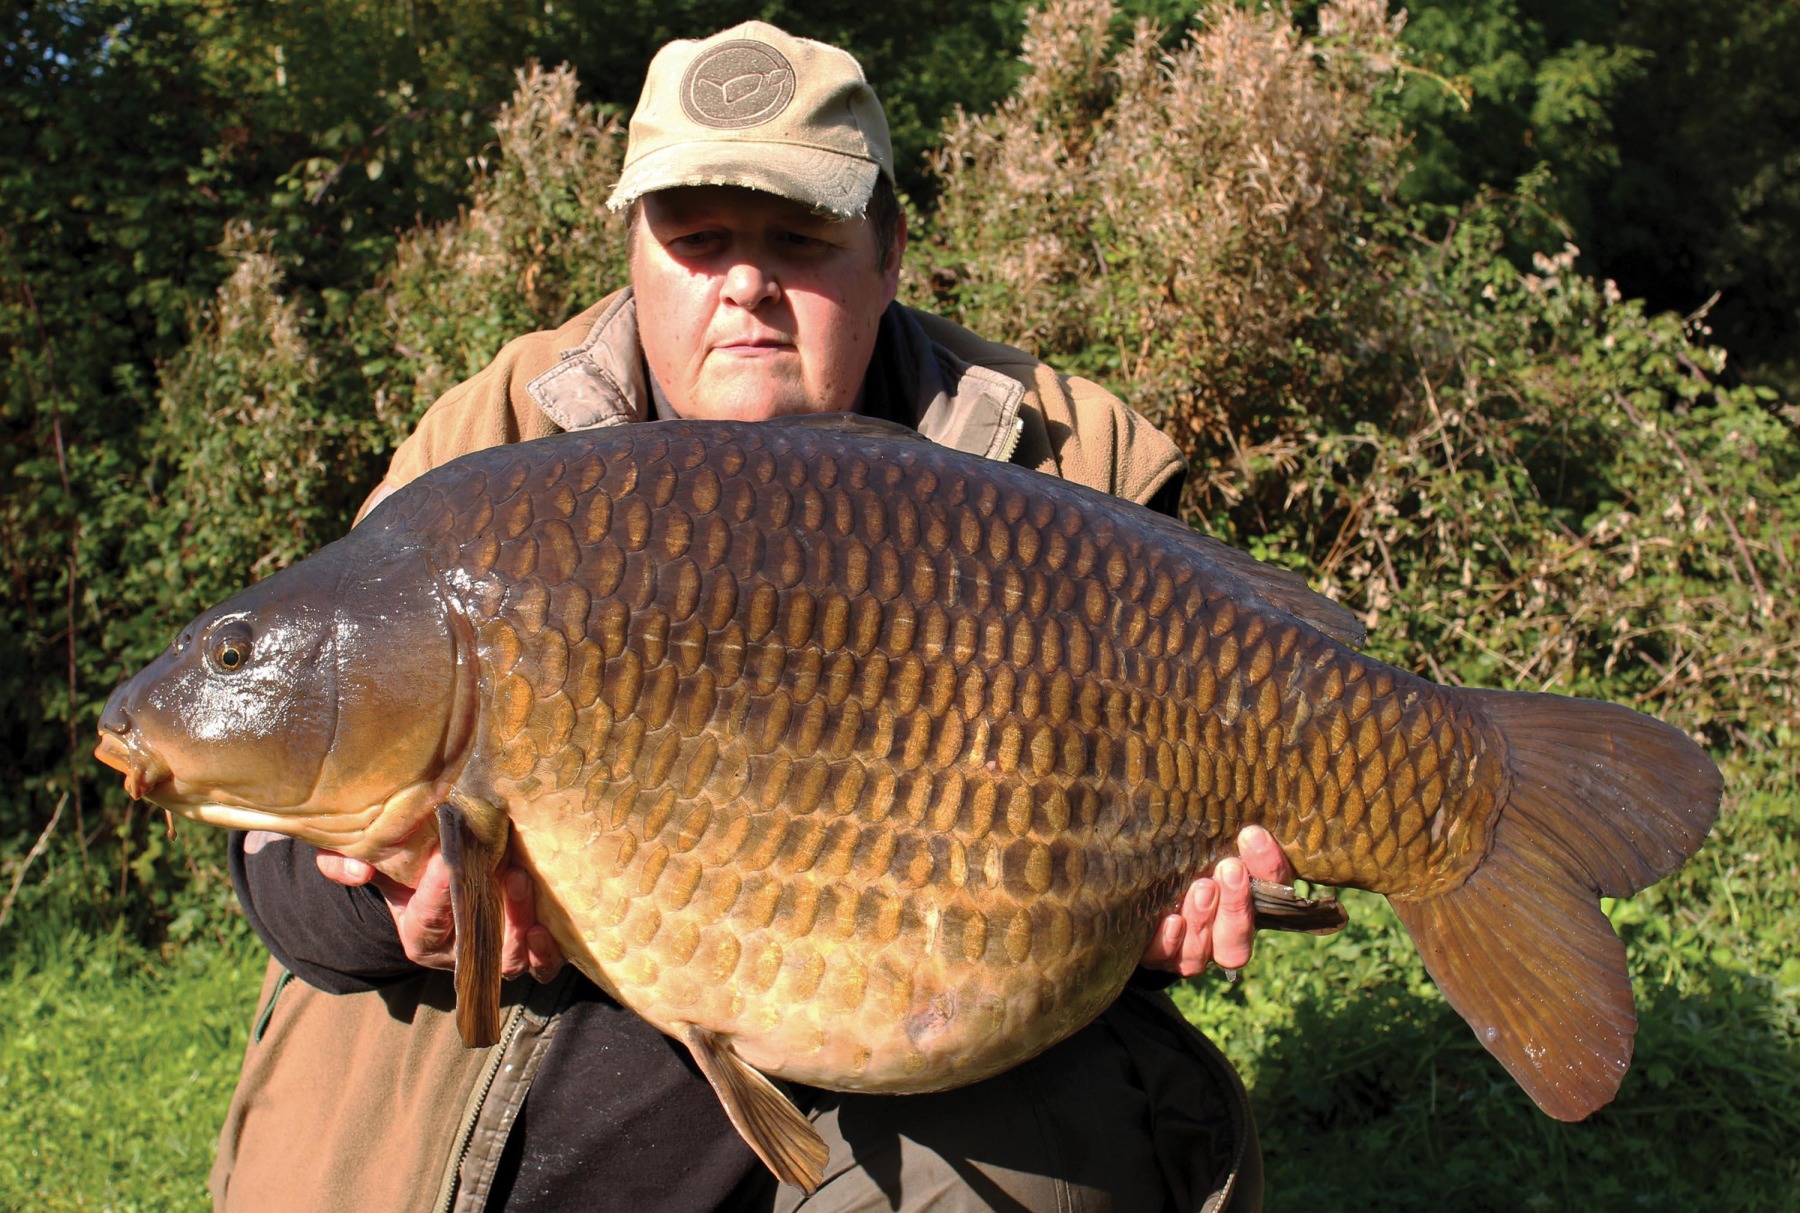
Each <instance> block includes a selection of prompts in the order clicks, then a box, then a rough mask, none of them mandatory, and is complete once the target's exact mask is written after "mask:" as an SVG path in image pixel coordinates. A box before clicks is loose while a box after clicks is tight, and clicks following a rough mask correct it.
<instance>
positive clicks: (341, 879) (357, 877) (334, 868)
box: [313, 851, 375, 889]
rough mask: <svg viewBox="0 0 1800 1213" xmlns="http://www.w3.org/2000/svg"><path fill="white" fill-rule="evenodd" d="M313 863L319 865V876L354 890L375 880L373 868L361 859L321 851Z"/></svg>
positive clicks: (334, 852)
mask: <svg viewBox="0 0 1800 1213" xmlns="http://www.w3.org/2000/svg"><path fill="white" fill-rule="evenodd" d="M313 862H315V863H317V864H318V865H319V875H321V876H323V877H324V878H325V879H326V880H331V881H336V882H337V883H338V884H341V885H345V886H347V887H349V888H352V889H354V888H356V887H357V886H358V885H365V884H368V883H369V882H370V881H371V880H373V879H375V869H374V867H373V866H371V865H369V864H366V863H364V862H363V861H362V860H360V859H352V858H350V857H349V856H348V855H340V854H338V853H337V852H336V851H320V852H319V853H318V855H316V856H315V857H314V860H313Z"/></svg>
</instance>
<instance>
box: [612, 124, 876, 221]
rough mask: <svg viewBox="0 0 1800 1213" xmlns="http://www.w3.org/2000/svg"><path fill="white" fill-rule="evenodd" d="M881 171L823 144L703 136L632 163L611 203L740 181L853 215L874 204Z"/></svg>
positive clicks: (616, 206) (617, 204) (739, 183)
mask: <svg viewBox="0 0 1800 1213" xmlns="http://www.w3.org/2000/svg"><path fill="white" fill-rule="evenodd" d="M880 175H881V166H880V165H878V164H876V163H875V162H874V161H873V160H865V159H863V158H861V157H860V156H847V155H845V154H844V153H842V152H834V151H827V150H825V149H823V148H816V147H800V146H797V145H795V144H791V143H750V142H746V141H744V140H729V141H726V140H718V141H705V140H702V141H694V142H688V143H682V144H679V145H677V146H674V147H666V148H662V149H660V150H658V151H654V152H651V153H650V154H649V155H647V156H644V157H642V158H641V159H639V160H636V161H634V162H633V163H631V164H629V165H627V166H626V167H625V172H624V174H623V175H622V176H621V177H620V178H619V184H618V185H616V186H614V187H613V192H612V196H611V197H610V198H608V199H607V200H606V205H607V206H608V207H609V208H611V209H612V210H615V211H618V210H623V209H624V208H626V207H628V206H630V205H631V204H632V203H633V202H635V201H636V200H637V199H639V198H641V197H643V196H644V195H645V194H650V193H654V192H656V191H657V190H667V189H675V188H677V187H679V186H687V185H736V186H742V187H743V188H745V189H753V190H761V191H763V192H764V193H767V194H775V195H777V196H779V197H782V198H790V199H792V200H793V201H795V202H800V203H804V204H805V205H807V206H813V207H818V208H819V209H820V210H824V211H830V212H831V213H832V214H834V215H842V216H844V217H846V218H850V217H854V216H856V215H860V214H862V213H863V212H864V211H866V210H867V209H868V207H869V196H870V195H871V194H872V193H874V191H875V180H876V178H878V177H879V176H880Z"/></svg>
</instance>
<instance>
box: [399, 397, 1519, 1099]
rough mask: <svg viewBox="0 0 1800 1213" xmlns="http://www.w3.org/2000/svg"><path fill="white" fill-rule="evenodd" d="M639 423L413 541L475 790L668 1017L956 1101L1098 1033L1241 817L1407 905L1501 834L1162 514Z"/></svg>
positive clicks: (1416, 716)
mask: <svg viewBox="0 0 1800 1213" xmlns="http://www.w3.org/2000/svg"><path fill="white" fill-rule="evenodd" d="M658 428H659V427H631V429H632V430H634V431H636V432H637V434H638V435H639V436H638V437H637V439H636V441H633V442H630V443H629V444H627V445H625V446H623V447H610V446H609V447H608V448H607V457H606V458H605V459H602V458H601V457H600V456H599V455H598V454H596V455H592V456H590V457H587V458H583V459H576V460H570V461H567V462H563V461H551V462H548V463H544V462H541V461H539V460H536V459H534V458H532V457H530V453H529V452H521V453H520V454H519V455H518V457H517V458H516V459H514V460H512V461H510V462H501V463H499V464H498V465H496V464H494V463H489V464H488V465H487V466H488V467H489V469H490V471H489V473H488V475H487V477H486V479H485V482H484V483H479V484H476V485H473V486H470V485H468V484H467V483H464V484H463V485H461V486H451V491H452V492H454V495H455V499H454V500H451V499H450V498H448V497H446V496H445V492H444V490H442V489H440V490H439V491H438V492H436V493H434V494H432V495H431V496H429V497H428V498H426V499H425V500H424V501H423V502H422V503H421V505H420V507H419V508H418V510H417V512H416V514H415V518H414V526H415V528H416V529H418V530H420V531H421V532H423V533H424V534H426V535H427V536H428V537H430V538H431V539H432V540H433V541H434V542H435V543H436V544H437V547H436V552H437V560H438V564H439V567H440V568H442V569H445V570H447V579H448V580H449V582H450V583H451V584H452V586H453V587H454V588H455V589H456V590H457V592H458V593H459V594H460V595H461V596H462V597H463V599H464V600H465V602H466V604H467V607H468V610H469V612H470V616H471V619H472V621H473V623H474V625H475V627H476V629H477V638H478V651H479V657H480V664H481V674H482V677H483V678H484V680H486V683H487V685H488V686H489V687H491V694H490V695H489V697H488V698H489V703H490V707H489V710H488V713H487V716H486V718H485V719H484V720H483V721H482V725H481V735H480V739H479V742H478V748H477V750H476V753H475V755H474V756H473V757H472V759H471V770H472V772H474V773H475V774H476V775H477V776H478V777H481V778H485V779H486V780H487V781H488V783H489V784H490V785H491V791H492V794H493V796H494V797H495V798H496V799H497V800H498V801H500V802H503V803H505V804H506V805H507V806H508V809H509V813H510V815H511V817H512V819H513V823H514V826H515V830H516V837H517V839H518V842H519V846H520V848H521V850H522V852H523V854H524V856H525V858H526V859H527V861H528V862H529V864H530V865H531V866H533V867H534V868H535V870H536V871H537V873H538V877H539V880H540V883H541V885H542V886H546V887H552V888H555V889H556V890H557V892H558V893H559V894H560V896H561V901H562V906H561V910H560V912H559V911H558V910H557V909H556V908H555V907H548V906H547V907H541V912H543V913H544V915H545V917H546V920H547V921H551V922H552V925H553V928H555V927H556V926H557V925H558V923H557V920H558V919H559V917H561V915H564V914H566V919H564V920H563V921H562V923H561V924H560V925H561V926H562V930H561V931H559V935H561V936H562V937H564V938H565V940H566V939H567V936H568V932H570V931H573V932H574V933H576V934H577V935H579V936H580V937H583V938H585V939H586V941H587V947H586V948H585V949H584V948H582V947H581V946H580V945H576V946H575V947H573V948H571V949H570V950H571V952H572V954H574V955H576V956H577V957H579V958H580V961H581V962H582V963H583V967H584V968H586V969H588V970H589V971H590V973H592V974H594V975H595V976H597V977H598V978H599V979H600V980H601V981H602V984H603V985H606V986H608V987H609V988H611V989H612V990H614V992H615V993H617V994H619V995H620V996H621V997H622V998H623V999H624V1000H625V1001H626V1002H628V1004H630V1005H632V1006H634V1007H635V1008H636V1009H637V1010H638V1011H639V1012H640V1013H642V1014H644V1015H645V1016H646V1017H647V1018H649V1019H651V1021H652V1022H655V1023H658V1024H659V1026H663V1027H665V1028H666V1027H668V1026H670V1025H671V1024H673V1023H679V1022H683V1021H691V1022H697V1023H700V1024H701V1025H702V1026H706V1027H709V1028H712V1029H713V1030H716V1031H721V1032H726V1033H729V1034H733V1035H735V1036H737V1037H738V1038H739V1045H738V1047H739V1051H740V1053H741V1054H742V1055H743V1056H744V1057H745V1058H746V1060H748V1061H750V1062H751V1064H753V1065H757V1066H759V1067H760V1068H763V1069H765V1070H771V1071H777V1072H781V1073H784V1074H786V1075H788V1076H789V1077H795V1078H800V1079H802V1080H805V1079H806V1078H807V1076H808V1075H809V1074H812V1075H821V1076H829V1077H831V1078H832V1079H833V1082H834V1085H838V1086H856V1085H867V1086H870V1087H878V1088H880V1089H887V1090H905V1089H930V1088H934V1087H941V1086H945V1085H949V1084H950V1083H952V1082H961V1081H968V1080H970V1079H971V1078H972V1077H979V1076H980V1074H979V1073H977V1074H970V1073H968V1072H965V1071H964V1070H963V1069H962V1068H961V1067H967V1066H979V1067H981V1068H982V1071H983V1072H992V1071H995V1070H998V1069H1000V1068H1003V1065H1004V1064H1011V1062H1014V1061H1017V1060H1019V1059H1020V1057H1019V1056H1010V1057H1009V1058H1005V1059H999V1060H995V1061H993V1062H992V1063H991V1064H990V1063H988V1062H983V1061H981V1060H980V1057H981V1055H982V1048H978V1047H977V1046H978V1045H981V1046H984V1047H985V1044H986V1042H989V1041H993V1040H996V1039H1003V1038H1009V1037H1010V1038H1015V1039H1019V1040H1021V1041H1022V1042H1023V1043H1022V1044H1021V1045H1019V1046H1018V1047H1017V1048H1015V1050H1014V1052H1015V1053H1019V1052H1020V1051H1021V1050H1022V1051H1023V1053H1022V1055H1029V1053H1031V1052H1035V1051H1037V1050H1038V1049H1040V1048H1042V1047H1044V1046H1045V1045H1047V1044H1048V1043H1050V1042H1051V1041H1053V1040H1055V1039H1058V1038H1060V1037H1061V1036H1062V1035H1064V1034H1066V1033H1067V1032H1068V1031H1072V1030H1073V1029H1074V1028H1075V1027H1078V1026H1080V1024H1081V1023H1084V1022H1086V1020H1087V1019H1088V1018H1091V1016H1092V1015H1093V1014H1095V1013H1097V1011H1098V1010H1099V1009H1100V1008H1101V1007H1102V1006H1104V1004H1105V1003H1106V1002H1107V1001H1110V999H1111V998H1112V997H1113V996H1114V994H1116V992H1117V989H1118V987H1119V985H1120V984H1122V983H1123V981H1124V979H1125V977H1126V976H1127V975H1128V974H1129V972H1130V970H1131V969H1132V967H1133V966H1134V965H1135V963H1136V959H1137V957H1138V954H1139V953H1140V952H1141V950H1142V947H1143V944H1144V942H1145V940H1146V938H1147V930H1148V925H1149V923H1150V922H1151V920H1152V919H1153V918H1154V917H1155V916H1156V915H1158V914H1160V913H1162V912H1165V911H1167V910H1168V909H1170V908H1172V906H1173V904H1174V902H1175V901H1176V899H1177V898H1178V896H1179V894H1180V891H1181V890H1182V889H1183V888H1184V887H1185V886H1186V884H1187V883H1188V881H1189V880H1190V879H1191V877H1192V876H1193V875H1194V874H1196V873H1198V872H1199V871H1201V870H1202V869H1204V868H1205V867H1206V866H1207V865H1208V864H1209V863H1210V862H1212V860H1213V859H1214V858H1215V857H1217V856H1219V855H1222V854H1225V853H1229V850H1230V847H1231V839H1232V838H1233V837H1234V836H1235V835H1236V832H1237V830H1238V828H1239V827H1240V826H1241V825H1242V824H1244V823H1247V822H1252V821H1256V822H1261V823H1263V824H1264V825H1266V826H1268V827H1269V828H1270V829H1271V830H1272V832H1273V833H1274V834H1275V835H1276V837H1277V838H1278V839H1279V840H1280V841H1281V843H1282V844H1283V846H1284V847H1285V848H1286V849H1287V851H1288V852H1289V854H1290V856H1291V857H1292V858H1293V859H1294V861H1295V864H1296V867H1297V868H1298V869H1299V870H1300V872H1301V875H1302V876H1304V877H1305V878H1307V879H1309V880H1315V881H1320V882H1324V883H1329V884H1333V885H1359V886H1363V887H1368V888H1374V889H1377V890H1382V891H1386V892H1390V893H1394V892H1398V893H1402V894H1404V893H1410V892H1418V891H1422V885H1421V882H1422V881H1423V880H1425V879H1426V877H1425V873H1426V872H1427V870H1428V869H1430V868H1437V869H1438V870H1439V871H1440V872H1443V873H1448V875H1446V876H1441V877H1440V878H1439V879H1440V882H1441V881H1443V880H1456V879H1460V877H1461V874H1462V872H1463V871H1464V870H1466V867H1467V866H1468V864H1467V863H1460V864H1459V863H1458V862H1457V861H1458V860H1459V859H1461V858H1462V857H1463V856H1464V855H1465V854H1466V853H1467V852H1468V851H1469V850H1470V848H1471V847H1473V848H1476V849H1477V851H1478V850H1479V848H1480V847H1483V846H1485V823H1486V822H1487V820H1488V818H1489V817H1490V816H1491V813H1492V808H1493V804H1494V803H1495V799H1494V797H1495V793H1496V792H1497V791H1501V790H1502V789H1498V788H1496V787H1494V786H1493V783H1494V779H1495V778H1496V777H1497V776H1496V775H1495V774H1494V771H1495V770H1496V768H1495V767H1494V766H1493V765H1492V764H1490V765H1489V767H1488V769H1487V770H1485V771H1478V770H1477V769H1476V768H1477V767H1478V766H1479V765H1480V761H1479V758H1478V757H1476V758H1471V757H1470V756H1472V755H1473V756H1479V755H1481V754H1483V753H1484V748H1483V747H1484V744H1485V743H1484V739H1483V737H1482V735H1481V732H1480V729H1479V726H1478V725H1477V724H1476V723H1475V722H1472V721H1471V720H1469V719H1467V718H1466V717H1464V716H1462V715H1460V714H1459V712H1460V709H1458V708H1456V707H1455V706H1454V705H1452V704H1451V702H1450V701H1449V699H1448V698H1446V697H1445V696H1443V695H1441V694H1438V693H1435V688H1433V687H1431V686H1430V684H1427V683H1424V682H1422V681H1420V680H1417V679H1412V678H1409V677H1407V676H1406V675H1404V674H1402V673H1399V672H1396V671H1392V670H1390V669H1388V668H1387V667H1384V666H1379V665H1376V664H1375V663H1372V662H1368V661H1365V660H1364V659H1362V658H1360V657H1358V656H1357V655H1356V654H1354V653H1353V652H1351V651H1349V650H1347V649H1344V648H1342V647H1341V646H1338V645H1335V644H1333V643H1331V642H1330V641H1328V640H1325V639H1324V638H1322V637H1320V636H1319V635H1318V634H1317V633H1315V632H1313V631H1311V630H1310V629H1307V628H1304V627H1303V626H1301V625H1299V624H1297V623H1295V622H1294V621H1293V620H1292V619H1290V618H1288V617H1287V616H1285V615H1278V614H1275V613H1273V612H1268V611H1266V610H1265V611H1258V610H1256V609H1254V607H1253V606H1251V605H1250V604H1249V599H1248V598H1247V597H1246V595H1245V593H1244V591H1243V589H1242V588H1241V583H1240V582H1239V581H1237V580H1236V579H1235V578H1234V579H1233V580H1229V581H1226V580H1221V579H1219V578H1217V577H1214V578H1212V579H1211V580H1212V581H1213V582H1214V584H1208V581H1209V578H1208V576H1207V566H1206V564H1205V563H1204V562H1200V563H1196V562H1195V561H1194V560H1193V559H1192V556H1191V553H1190V554H1189V555H1188V556H1184V555H1183V553H1182V552H1181V550H1180V547H1181V544H1180V542H1179V539H1178V538H1177V537H1176V536H1175V533H1174V530H1173V528H1168V527H1163V526H1148V527H1146V526H1141V525H1138V524H1137V523H1136V522H1135V520H1134V519H1133V518H1131V517H1130V516H1127V515H1125V514H1123V513H1122V512H1120V513H1114V512H1110V511H1106V512H1101V511H1096V510H1094V509H1093V508H1091V505H1090V501H1088V500H1082V499H1080V498H1079V497H1078V496H1077V495H1075V494H1073V493H1070V492H1068V491H1066V490H1065V487H1064V486H1062V485H1061V484H1060V482H1056V481H1053V480H1050V479H1048V478H1033V479H1032V480H1031V481H1030V482H1029V485H1028V486H1027V487H1028V489H1029V491H1027V488H1014V489H1002V488H1001V487H999V486H998V485H997V484H996V483H994V482H993V481H991V480H987V479H970V478H966V477H965V476H964V475H963V474H962V472H961V471H960V470H958V469H957V468H956V467H955V466H954V465H953V464H947V463H946V462H945V461H943V460H940V459H937V458H934V454H935V452H936V451H937V448H935V447H932V446H930V445H929V444H925V443H922V442H921V443H911V442H908V443H905V444H903V446H902V448H901V449H900V450H898V451H896V452H895V453H894V456H893V457H892V458H889V459H884V460H882V461H879V462H872V461H871V460H870V458H869V456H868V454H867V452H868V450H869V449H870V448H868V447H866V446H862V445H860V444H857V443H855V442H852V441H846V440H843V439H841V438H837V437H836V436H833V435H821V434H817V433H809V434H805V435H803V438H802V439H799V440H796V439H794V438H792V437H790V435H791V434H792V431H787V430H778V429H776V428H775V427H770V430H769V437H768V438H767V439H766V440H764V439H761V438H760V437H759V436H758V435H757V434H756V432H755V431H754V430H752V431H750V432H746V431H744V430H736V431H735V432H734V433H733V435H732V437H731V438H730V440H728V441H713V442H709V443H705V444H703V443H702V442H701V441H700V440H699V439H697V438H693V437H681V438H676V439H670V438H667V437H664V436H662V435H661V434H659V433H657V429H658ZM608 441H609V442H614V443H616V442H619V441H620V436H619V435H618V434H617V432H616V431H615V432H614V433H613V435H612V436H610V437H609V439H608ZM878 449H881V450H892V449H893V448H892V447H885V448H878ZM1090 500H1091V499H1090ZM1307 705H1311V706H1310V708H1309V707H1308V706H1307ZM464 782H465V784H467V783H468V780H467V779H465V780H464ZM1476 857H1477V856H1475V855H1470V856H1469V859H1470V860H1471V861H1472V860H1473V859H1474V858H1476ZM584 952H585V955H584V954H583V953H584ZM834 1039H838V1040H842V1041H848V1042H849V1043H847V1044H834V1043H833V1040H834ZM990 1051H991V1050H990ZM953 1073H954V1077H952V1074H953ZM847 1075H848V1076H853V1077H850V1078H849V1079H847V1078H846V1076H847ZM856 1076H860V1077H856Z"/></svg>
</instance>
